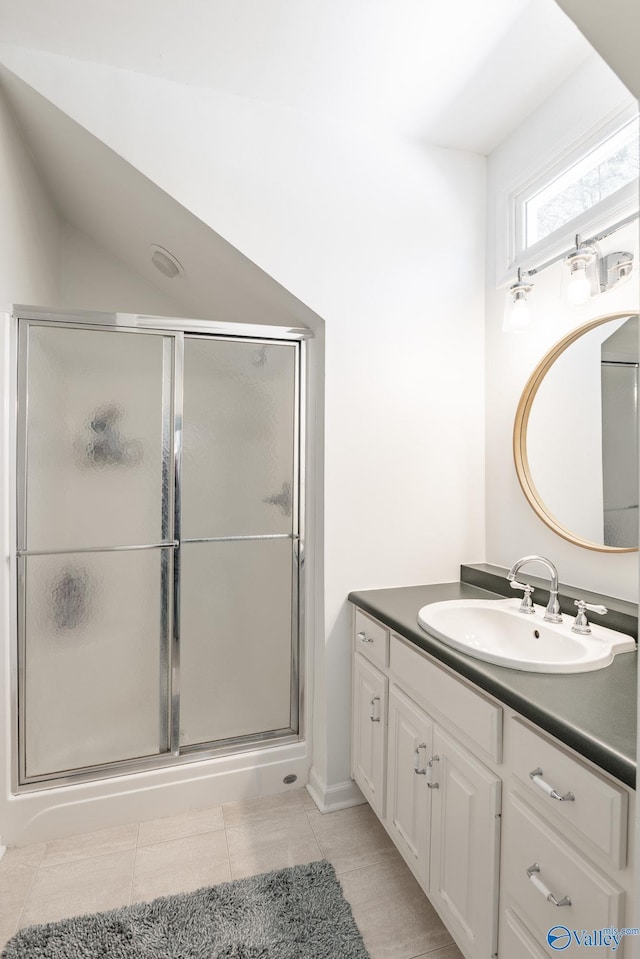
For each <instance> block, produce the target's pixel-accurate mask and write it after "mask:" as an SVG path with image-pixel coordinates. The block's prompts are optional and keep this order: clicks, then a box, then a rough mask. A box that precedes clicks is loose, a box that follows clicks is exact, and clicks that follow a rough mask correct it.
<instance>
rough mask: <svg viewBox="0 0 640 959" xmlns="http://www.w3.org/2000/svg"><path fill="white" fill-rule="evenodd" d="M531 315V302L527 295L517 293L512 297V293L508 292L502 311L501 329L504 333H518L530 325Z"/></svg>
mask: <svg viewBox="0 0 640 959" xmlns="http://www.w3.org/2000/svg"><path fill="white" fill-rule="evenodd" d="M531 317H532V310H531V304H530V303H529V301H528V300H527V297H526V296H525V295H524V294H519V295H517V296H516V297H515V298H514V296H513V294H512V293H510V294H509V296H508V297H507V304H506V307H505V311H504V322H503V324H502V329H503V331H504V332H505V333H519V332H520V331H521V330H525V329H526V328H527V327H528V326H529V325H530V323H531Z"/></svg>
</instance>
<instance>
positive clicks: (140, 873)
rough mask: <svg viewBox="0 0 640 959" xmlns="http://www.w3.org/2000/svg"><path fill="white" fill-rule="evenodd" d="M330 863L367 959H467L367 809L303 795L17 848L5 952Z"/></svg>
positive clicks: (5, 905) (4, 883)
mask: <svg viewBox="0 0 640 959" xmlns="http://www.w3.org/2000/svg"><path fill="white" fill-rule="evenodd" d="M322 858H326V859H328V860H329V861H330V862H331V863H332V864H333V866H334V868H335V870H336V873H337V875H338V877H339V879H340V881H341V883H342V887H343V890H344V894H345V896H346V898H347V899H348V901H349V902H350V903H351V906H352V909H353V914H354V916H355V920H356V922H357V924H358V926H359V928H360V931H361V932H362V935H363V937H364V941H365V944H366V946H367V949H368V950H369V953H370V956H371V959H462V955H461V953H460V952H459V950H458V949H457V947H456V946H455V945H454V944H453V942H452V940H451V936H450V935H449V933H448V932H447V930H446V929H445V928H444V926H443V925H442V923H441V922H440V919H439V918H438V916H437V915H436V913H435V912H434V910H433V909H432V907H431V905H430V904H429V902H428V900H427V899H426V897H425V896H424V894H423V893H422V891H421V890H420V888H419V886H418V884H417V883H416V881H415V879H414V878H413V876H412V875H411V873H410V872H409V870H408V869H407V867H406V866H405V864H404V862H403V861H402V859H401V858H400V857H399V855H398V853H397V852H396V850H395V847H394V846H393V845H392V843H391V841H390V839H389V838H388V836H387V834H386V833H385V831H384V830H383V828H382V826H381V825H380V823H379V822H378V820H377V819H376V817H375V815H374V814H373V813H372V811H371V809H370V808H369V806H367V805H363V806H354V807H353V808H351V809H344V810H341V811H339V812H334V813H328V814H326V815H322V814H321V813H320V812H318V810H317V808H316V807H315V805H314V804H313V801H312V800H311V798H310V797H309V795H308V794H307V792H306V790H304V789H297V790H295V791H292V792H290V793H286V794H284V795H282V796H272V797H267V798H264V799H249V800H245V801H243V802H237V803H228V804H226V805H224V806H216V807H214V808H211V809H201V810H197V811H194V812H189V813H185V814H183V815H180V816H172V817H169V818H167V819H156V820H154V821H152V822H144V823H133V824H131V825H128V826H119V827H117V828H115V829H104V830H101V831H100V832H94V833H88V834H86V835H82V836H75V837H73V838H71V839H61V840H56V841H54V842H47V843H41V844H39V845H36V846H26V847H23V848H20V849H9V850H8V851H7V852H6V853H5V856H4V858H3V859H2V861H0V948H1V947H2V946H3V945H4V943H5V941H6V940H7V939H8V938H9V937H10V936H12V935H13V933H14V932H15V931H16V930H17V929H20V928H22V927H23V926H27V925H31V924H32V923H39V922H50V921H53V920H56V919H62V918H65V917H67V916H72V915H78V914H81V913H85V912H96V911H98V910H103V909H114V908H116V907H118V906H125V905H128V904H129V903H132V902H138V901H140V900H148V899H153V898H155V897H156V896H164V895H169V894H171V893H175V892H187V891H189V890H191V889H197V888H198V887H200V886H208V885H214V884H215V883H219V882H225V881H227V880H229V879H237V878H240V877H243V876H251V875H255V874H257V873H260V872H267V871H268V870H270V869H278V868H281V867H283V866H290V865H297V864H299V863H305V862H311V861H313V860H314V859H322ZM336 959H339V957H336Z"/></svg>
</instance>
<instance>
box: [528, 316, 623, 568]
mask: <svg viewBox="0 0 640 959" xmlns="http://www.w3.org/2000/svg"><path fill="white" fill-rule="evenodd" d="M638 335H639V328H638V314H637V313H612V314H609V315H608V316H601V317H598V318H597V319H595V320H592V321H591V322H590V323H586V324H585V325H584V326H582V327H580V328H579V329H577V330H574V331H573V332H572V333H570V334H568V335H567V336H565V337H564V339H562V340H560V342H559V343H557V344H556V345H555V346H554V347H553V348H552V349H551V350H549V352H548V353H547V355H546V356H545V357H544V358H543V359H542V361H541V362H540V363H539V364H538V366H537V367H536V369H535V370H534V371H533V374H532V375H531V377H530V378H529V381H528V383H527V385H526V386H525V388H524V391H523V393H522V397H521V398H520V403H519V404H518V410H517V412H516V419H515V425H514V431H513V452H514V458H515V466H516V472H517V474H518V479H519V481H520V485H521V486H522V489H523V491H524V494H525V496H526V498H527V500H528V501H529V503H530V505H531V506H532V508H533V509H534V510H535V512H536V513H537V514H538V516H539V517H540V519H542V520H543V521H544V522H545V523H546V524H547V526H549V527H550V528H551V529H552V530H554V532H556V533H558V534H559V535H560V536H562V537H564V539H567V540H569V541H570V542H572V543H575V544H577V545H579V546H585V547H587V548H588V549H595V550H602V551H603V552H614V553H620V552H630V551H632V550H637V549H638Z"/></svg>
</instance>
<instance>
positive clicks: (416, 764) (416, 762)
mask: <svg viewBox="0 0 640 959" xmlns="http://www.w3.org/2000/svg"><path fill="white" fill-rule="evenodd" d="M426 748H427V744H426V743H420V745H419V746H416V748H415V749H414V751H413V771H414V773H415V774H416V776H426V775H427V767H426V766H424V767H423V768H422V769H421V768H420V750H421V749H426Z"/></svg>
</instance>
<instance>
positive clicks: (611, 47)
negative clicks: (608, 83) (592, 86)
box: [557, 0, 640, 98]
mask: <svg viewBox="0 0 640 959" xmlns="http://www.w3.org/2000/svg"><path fill="white" fill-rule="evenodd" d="M557 3H558V4H559V6H560V7H561V8H562V9H563V10H564V11H565V13H566V14H568V16H569V17H571V19H572V20H573V21H574V23H576V24H577V26H578V27H579V29H580V30H581V32H582V33H583V34H584V36H585V37H586V38H587V40H589V42H590V43H591V44H592V45H593V47H594V48H595V49H596V50H597V51H598V53H599V54H600V56H601V57H603V59H604V60H606V62H607V63H608V64H609V66H610V67H611V68H612V69H613V70H614V71H615V72H616V73H617V74H618V76H619V77H620V79H621V80H622V82H623V83H624V84H626V86H627V87H628V89H629V90H630V91H631V92H632V93H633V95H634V96H636V97H638V98H640V3H638V0H616V3H615V4H614V3H603V2H602V0H557Z"/></svg>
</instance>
